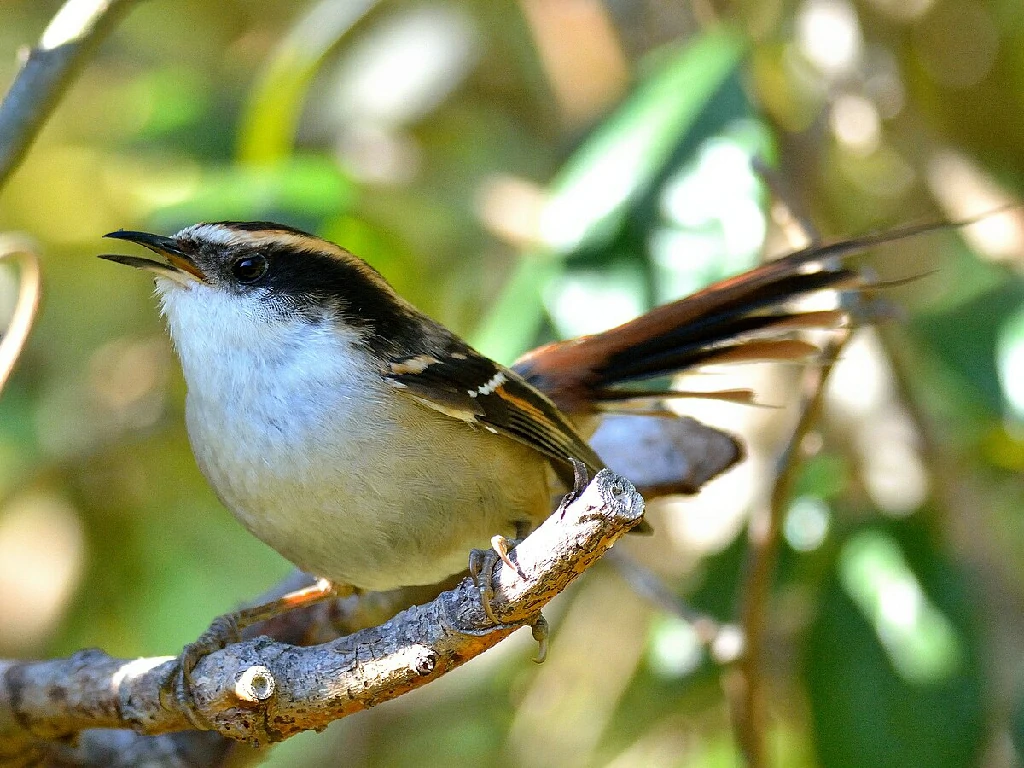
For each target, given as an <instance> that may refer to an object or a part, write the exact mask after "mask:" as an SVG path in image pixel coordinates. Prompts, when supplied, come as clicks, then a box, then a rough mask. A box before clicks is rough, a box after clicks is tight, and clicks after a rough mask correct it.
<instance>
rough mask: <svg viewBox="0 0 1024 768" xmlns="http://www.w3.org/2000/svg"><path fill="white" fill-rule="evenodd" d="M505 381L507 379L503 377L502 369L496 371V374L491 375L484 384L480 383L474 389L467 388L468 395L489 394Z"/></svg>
mask: <svg viewBox="0 0 1024 768" xmlns="http://www.w3.org/2000/svg"><path fill="white" fill-rule="evenodd" d="M506 381H508V379H507V378H505V374H504V373H503V372H502V371H498V372H497V373H496V374H494V375H493V376H491V378H490V379H489V380H488V382H487V383H486V384H482V385H480V386H479V387H477V388H476V389H471V390H469V396H470V397H479V396H480V395H490V394H492V393H493V392H494V390H496V389H497V388H498V387H500V386H501V385H502V384H504V383H505V382H506Z"/></svg>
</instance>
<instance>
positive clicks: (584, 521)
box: [0, 470, 643, 759]
mask: <svg viewBox="0 0 1024 768" xmlns="http://www.w3.org/2000/svg"><path fill="white" fill-rule="evenodd" d="M642 515H643V499H642V498H641V497H640V495H639V494H638V493H637V492H636V490H635V489H634V488H633V486H632V485H631V484H630V483H629V482H628V481H626V480H624V479H623V478H621V477H619V476H618V475H615V474H614V473H612V472H610V471H608V470H604V471H602V472H600V473H599V474H598V475H597V477H596V478H595V479H594V481H593V482H592V483H591V484H590V486H589V487H588V488H587V489H586V490H585V491H584V492H583V494H582V495H581V496H580V497H579V498H578V499H577V500H576V501H574V502H573V503H572V504H570V505H569V506H568V507H567V508H566V509H565V510H564V512H563V513H562V514H554V515H552V516H551V517H550V518H549V519H548V520H547V521H545V522H544V524H542V525H541V526H540V528H538V529H537V530H536V531H535V532H534V533H533V534H531V535H530V536H529V538H527V539H526V540H525V541H524V542H523V543H522V544H520V545H519V546H518V547H516V549H515V550H513V557H514V559H515V561H516V562H517V564H518V565H519V568H520V570H521V571H522V573H523V576H524V577H525V578H523V577H520V576H519V575H517V574H516V573H515V572H514V571H513V570H512V569H510V568H508V567H507V566H504V565H502V566H501V567H500V569H499V570H498V571H497V572H496V577H495V580H494V585H495V600H494V603H493V608H494V614H495V616H496V618H497V619H498V620H499V621H500V622H501V623H500V624H498V625H495V624H493V623H491V622H490V621H489V620H488V618H487V616H486V615H485V613H484V611H483V609H482V607H481V604H480V598H479V593H478V590H477V589H476V587H475V586H474V585H473V583H472V582H471V581H470V580H468V579H465V580H463V581H462V582H461V583H459V584H458V586H456V587H455V589H452V590H450V591H448V592H445V593H443V594H441V595H440V596H439V597H438V598H437V599H435V600H433V601H432V602H430V603H427V604H425V605H420V606H414V607H412V608H409V609H407V610H405V611H403V612H402V613H400V614H398V615H397V616H395V617H394V618H393V619H391V620H390V621H388V622H386V623H384V624H382V625H380V626H377V627H373V628H370V629H366V630H363V631H360V632H357V633H356V634H354V635H350V636H348V637H344V638H341V639H338V640H335V641H333V642H330V643H326V644H323V645H318V646H314V647H311V648H300V647H296V646H291V645H287V644H284V643H280V642H274V641H272V640H270V639H269V638H266V637H262V638H256V639H252V640H246V641H243V642H241V643H237V644H235V645H231V646H229V647H227V648H225V649H224V650H222V651H217V652H215V653H212V654H210V655H209V656H207V657H205V658H204V659H203V660H202V661H200V663H199V665H198V666H197V667H196V670H195V673H194V675H195V680H196V687H195V690H194V695H195V700H196V702H197V704H198V706H199V708H200V710H201V712H202V713H203V714H204V715H205V717H206V718H207V719H209V720H210V721H211V722H213V723H214V724H216V726H217V730H218V731H219V732H220V733H221V734H222V735H224V736H227V737H229V738H231V739H235V740H240V741H245V742H248V743H249V744H252V745H265V744H268V743H270V742H274V741H280V740H282V739H286V738H288V737H289V736H292V735H294V734H296V733H298V732H299V731H303V730H308V729H311V728H322V727H324V726H326V725H327V724H328V723H330V722H331V721H333V720H336V719H338V718H340V717H344V716H346V715H349V714H352V713H353V712H357V711H360V710H362V709H366V708H368V707H371V706H374V705H375V704H379V703H381V702H384V701H388V700H390V699H393V698H396V697H397V696H400V695H402V694H403V693H406V692H408V691H411V690H413V689H415V688H418V687H420V686H422V685H424V684H426V683H428V682H430V681H432V680H434V679H436V678H438V677H440V676H441V675H444V674H446V673H447V672H449V671H451V670H452V669H454V668H456V667H458V666H460V665H461V664H463V663H465V662H466V661H468V660H469V659H471V658H473V657H474V656H477V655H479V654H481V653H483V652H484V651H486V650H487V649H488V648H491V647H492V646H494V645H495V644H497V643H498V642H500V641H501V640H503V639H504V638H506V637H508V636H509V635H510V634H511V633H512V632H514V631H515V630H516V629H518V628H519V627H521V626H524V625H528V624H532V623H533V622H534V621H535V620H536V617H537V616H538V614H539V612H540V610H541V608H542V607H543V606H544V605H545V604H546V603H547V602H548V601H549V600H550V599H551V598H552V597H554V596H555V595H556V594H558V593H559V592H561V591H562V590H563V589H565V587H567V586H568V585H569V584H570V583H571V582H572V581H573V580H574V579H575V578H576V577H577V576H579V575H580V574H581V573H582V572H583V571H584V570H586V569H587V568H588V567H589V566H590V565H592V564H593V563H594V562H596V560H597V559H598V558H599V557H600V556H601V555H602V554H603V553H604V552H605V551H606V550H607V549H608V548H609V547H611V546H612V544H613V543H614V542H615V540H616V539H617V538H618V537H619V536H621V535H622V534H623V533H625V532H626V531H628V530H629V529H630V528H631V527H633V525H635V524H636V523H637V522H638V521H639V520H640V519H641V517H642ZM173 671H174V660H173V659H172V658H169V657H160V658H152V659H139V660H135V661H129V660H125V659H115V658H112V657H110V656H108V655H107V654H105V653H103V652H102V651H99V650H87V651H81V652H79V653H76V654H75V655H73V656H71V657H70V658H67V659H56V660H51V661H39V662H0V759H2V758H3V756H4V755H5V754H10V749H9V747H10V745H11V744H17V743H18V742H20V743H22V744H24V743H25V741H26V739H27V738H32V739H60V738H65V737H68V736H71V735H73V734H75V733H76V732H78V731H81V730H84V729H87V728H126V727H129V728H132V729H134V730H136V731H138V732H141V733H146V734H161V733H167V732H171V731H180V730H184V729H187V728H189V727H190V725H189V722H188V720H187V719H186V717H185V715H184V714H183V713H182V712H180V711H178V709H177V707H175V706H173V704H171V705H169V706H166V707H165V706H164V705H162V704H161V701H160V691H161V687H162V686H163V684H164V682H165V680H167V679H168V676H169V675H171V673H172V672H173Z"/></svg>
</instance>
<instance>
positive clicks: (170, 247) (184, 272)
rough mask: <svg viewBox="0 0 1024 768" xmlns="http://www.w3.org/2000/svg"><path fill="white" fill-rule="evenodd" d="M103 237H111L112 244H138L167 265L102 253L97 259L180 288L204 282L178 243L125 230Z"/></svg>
mask: <svg viewBox="0 0 1024 768" xmlns="http://www.w3.org/2000/svg"><path fill="white" fill-rule="evenodd" d="M104 237H112V238H114V239H115V240H127V241H128V242H129V243H138V244H139V245H142V246H145V247H146V248H149V250H151V251H153V253H156V254H159V255H160V256H163V257H164V258H165V259H167V263H166V264H165V263H163V262H161V261H154V260H153V259H143V258H139V257H138V256H123V255H121V254H119V253H104V254H101V255H100V258H101V259H107V260H109V261H115V262H117V263H118V264H126V265H127V266H129V267H136V268H138V269H146V270H149V271H150V272H155V273H156V274H158V275H160V276H161V277H166V278H169V279H171V280H174V281H175V282H176V283H181V284H183V285H185V284H188V283H190V282H194V281H196V280H198V281H199V282H206V278H205V277H203V273H202V272H201V271H200V270H199V267H197V266H196V263H195V262H194V261H192V258H191V257H190V256H188V255H187V254H186V253H185V252H184V251H182V250H181V248H180V247H179V246H178V242H177V241H176V240H175V239H174V238H173V237H164V236H163V235H151V234H149V233H148V232H133V231H131V230H126V229H119V230H117V232H111V233H109V234H107V235H104Z"/></svg>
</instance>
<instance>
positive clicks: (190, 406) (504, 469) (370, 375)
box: [159, 281, 550, 589]
mask: <svg viewBox="0 0 1024 768" xmlns="http://www.w3.org/2000/svg"><path fill="white" fill-rule="evenodd" d="M160 282H165V281H160ZM159 288H160V293H161V298H162V301H163V306H164V312H165V314H166V316H167V318H168V324H169V326H170V329H171V335H172V337H173V339H174V342H175V346H176V348H177V350H178V354H179V356H180V358H181V361H182V367H183V370H184V373H185V378H186V381H187V382H188V387H189V393H188V400H187V423H188V429H189V436H190V438H191V441H192V447H193V450H194V452H195V455H196V459H197V461H198V463H199V466H200V468H201V469H202V471H203V473H204V474H205V475H206V477H207V478H208V479H209V481H210V483H211V484H212V485H213V487H214V488H215V489H216V491H217V493H218V495H219V496H220V498H221V499H222V501H223V502H224V504H225V505H226V506H227V507H228V508H229V509H230V510H231V511H232V512H233V513H234V514H235V515H236V516H237V517H238V518H239V519H240V520H241V521H242V522H243V523H244V524H245V526H246V527H247V528H249V530H250V531H252V532H253V533H254V534H255V535H257V536H258V537H260V538H261V539H263V540H264V541H265V542H267V543H268V544H270V545H271V546H272V547H274V548H275V549H277V550H278V551H279V552H281V553H282V554H283V555H284V556H285V557H287V558H288V559H289V560H291V561H292V562H294V563H296V564H297V565H298V566H299V567H301V568H303V569H304V570H307V571H309V572H311V573H314V574H315V575H317V576H322V577H325V578H329V579H331V580H333V581H335V582H338V583H347V584H352V585H354V586H357V587H361V588H364V589H391V588H395V587H398V586H405V585H411V584H423V583H433V582H436V581H439V580H441V579H443V578H444V577H446V576H448V575H450V574H452V573H455V572H457V571H459V570H462V569H463V568H465V565H466V561H467V558H468V554H469V550H470V549H471V548H473V547H486V546H487V542H488V541H489V539H490V537H491V536H493V535H494V534H496V533H503V534H510V533H511V530H512V527H513V523H514V521H516V520H517V519H519V520H534V521H535V520H537V519H538V518H541V517H543V516H544V515H546V514H547V512H548V511H549V510H550V496H549V479H548V472H547V469H546V462H545V461H544V460H543V459H542V458H541V457H540V456H539V454H537V453H535V452H534V451H532V450H530V449H528V448H526V447H524V446H521V445H519V444H517V443H515V442H513V441H511V440H510V439H508V438H505V437H503V436H500V435H493V434H490V433H489V432H487V431H485V430H480V429H477V428H474V427H472V426H469V425H467V424H464V423H462V422H459V421H457V420H455V419H452V418H450V417H447V416H444V415H443V414H440V413H437V412H435V411H432V410H430V409H428V408H425V407H423V406H421V405H419V404H418V403H416V402H415V401H414V400H412V399H411V398H409V397H407V396H405V395H403V394H401V393H400V392H398V391H397V390H395V389H393V388H392V387H390V386H389V385H388V384H386V383H385V382H384V381H383V380H382V378H381V374H380V373H379V371H378V370H376V369H375V367H374V366H373V365H372V364H371V360H370V359H369V357H368V356H367V355H366V353H365V352H364V351H363V350H362V348H360V347H358V346H357V341H356V336H355V332H354V331H352V330H351V329H348V330H346V329H342V328H339V327H338V326H337V325H336V324H335V323H333V322H331V321H328V320H324V321H323V322H321V323H318V324H311V323H310V322H308V321H307V320H303V319H287V320H285V319H281V318H279V317H277V318H273V319H272V321H271V319H270V318H268V317H266V316H265V315H264V314H263V313H262V312H261V308H260V306H259V305H258V304H257V303H255V302H251V303H249V302H246V300H245V299H243V298H240V297H237V296H227V295H226V294H222V293H221V292H220V291H218V290H216V289H212V288H209V287H206V286H202V285H196V286H195V287H190V288H185V289H182V288H180V287H178V286H171V285H168V286H159Z"/></svg>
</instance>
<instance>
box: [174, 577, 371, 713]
mask: <svg viewBox="0 0 1024 768" xmlns="http://www.w3.org/2000/svg"><path fill="white" fill-rule="evenodd" d="M355 591H356V590H355V588H354V587H351V586H349V585H347V584H334V583H332V582H330V581H328V580H327V579H317V580H316V582H315V583H313V584H311V585H310V586H308V587H303V588H302V589H297V590H295V591H294V592H289V593H288V594H286V595H283V596H281V597H279V598H277V599H275V600H270V601H268V602H266V603H261V604H260V605H254V606H251V607H249V608H242V609H240V610H238V611H235V612H234V613H226V614H224V615H223V616H218V617H217V618H216V619H214V620H213V622H212V623H211V624H210V626H209V628H208V629H207V630H206V631H205V632H203V634H202V635H200V636H199V638H198V639H197V640H196V641H195V642H193V643H189V644H188V645H186V646H185V648H184V649H183V650H182V652H181V655H180V656H179V657H178V663H177V664H176V665H175V667H174V669H173V670H172V672H171V674H170V675H169V676H168V678H167V680H166V681H164V685H163V687H162V688H161V691H160V700H161V703H162V704H164V706H165V707H167V708H173V705H169V701H168V699H170V700H173V701H174V702H175V703H176V704H177V706H178V708H179V709H180V710H181V711H182V712H184V714H185V716H186V717H187V718H188V720H189V722H191V723H192V725H194V726H195V727H196V728H199V729H201V730H212V729H213V725H212V723H210V722H209V721H208V720H207V719H206V717H205V716H204V715H203V714H202V713H201V712H199V710H198V708H197V707H196V704H195V698H194V696H193V680H192V673H193V671H194V670H195V668H196V665H197V664H198V663H199V662H200V661H201V660H202V659H203V657H204V656H207V655H209V654H211V653H213V652H214V651H219V650H220V649H222V648H224V647H225V646H227V645H229V644H230V643H236V642H238V641H239V640H240V639H241V632H242V630H244V629H245V628H246V627H250V626H252V625H253V624H259V623H260V622H261V621H266V620H268V619H272V618H274V617H275V616H278V615H280V614H282V613H285V612H287V611H291V610H294V609H295V608H305V607H308V606H311V605H314V604H316V603H319V602H322V601H324V600H328V599H331V598H336V597H348V596H349V595H351V594H353V593H354V592H355ZM179 683H180V684H179Z"/></svg>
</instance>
